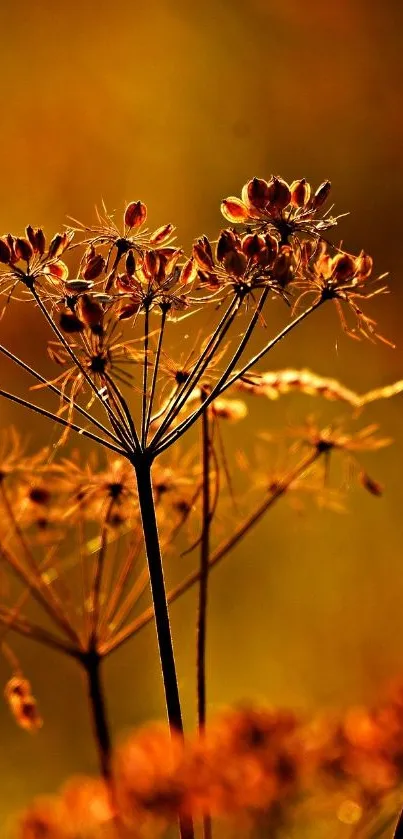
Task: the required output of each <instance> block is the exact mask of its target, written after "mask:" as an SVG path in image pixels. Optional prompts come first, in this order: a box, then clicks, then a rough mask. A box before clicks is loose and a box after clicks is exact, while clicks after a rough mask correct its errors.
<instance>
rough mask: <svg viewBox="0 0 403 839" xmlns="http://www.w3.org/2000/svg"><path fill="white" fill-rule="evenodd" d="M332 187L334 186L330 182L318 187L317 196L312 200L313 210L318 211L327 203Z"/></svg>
mask: <svg viewBox="0 0 403 839" xmlns="http://www.w3.org/2000/svg"><path fill="white" fill-rule="evenodd" d="M331 187H332V185H331V183H330V181H323V183H322V184H320V186H318V188H317V190H316V192H315V195H314V196H313V198H312V199H311V207H312V209H313V210H318V209H319V207H322V205H323V204H324V203H325V201H327V199H328V197H329V192H330V190H331Z"/></svg>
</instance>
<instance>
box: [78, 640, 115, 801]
mask: <svg viewBox="0 0 403 839" xmlns="http://www.w3.org/2000/svg"><path fill="white" fill-rule="evenodd" d="M81 661H82V664H83V666H84V669H85V672H86V676H87V686H88V700H89V705H90V712H91V718H92V726H93V732H94V738H95V742H96V744H97V749H98V759H99V766H100V769H101V774H102V776H103V778H104V779H105V781H106V783H107V784H108V786H109V787H110V785H111V782H112V766H111V752H112V744H111V736H110V731H109V724H108V719H107V715H106V707H105V697H104V688H103V684H102V679H101V672H100V668H101V656H100V655H99V653H97V652H96V650H94V649H90V650H89V651H88V652H87V653H85V655H83V657H82V659H81Z"/></svg>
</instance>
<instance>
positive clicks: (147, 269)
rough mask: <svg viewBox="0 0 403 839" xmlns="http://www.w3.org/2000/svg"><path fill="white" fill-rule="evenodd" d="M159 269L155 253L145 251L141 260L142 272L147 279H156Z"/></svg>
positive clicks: (158, 259) (158, 261) (157, 257)
mask: <svg viewBox="0 0 403 839" xmlns="http://www.w3.org/2000/svg"><path fill="white" fill-rule="evenodd" d="M159 267H160V258H159V256H158V253H157V251H146V252H145V254H144V258H143V271H144V273H145V275H146V277H148V278H149V279H152V278H153V277H156V276H157V274H158V271H159Z"/></svg>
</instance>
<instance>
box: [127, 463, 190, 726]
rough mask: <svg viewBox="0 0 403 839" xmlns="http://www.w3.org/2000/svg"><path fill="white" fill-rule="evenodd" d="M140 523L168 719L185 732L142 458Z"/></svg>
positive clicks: (148, 480) (147, 466)
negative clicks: (141, 525)
mask: <svg viewBox="0 0 403 839" xmlns="http://www.w3.org/2000/svg"><path fill="white" fill-rule="evenodd" d="M136 478H137V485H138V493H139V503H140V512H141V520H142V524H143V534H144V542H145V548H146V554H147V562H148V569H149V574H150V585H151V593H152V598H153V604H154V611H155V624H156V630H157V638H158V646H159V653H160V658H161V668H162V676H163V680H164V688H165V700H166V706H167V713H168V720H169V724H170V726H171V727H172V728H176V729H177V730H178V731H179V732H183V722H182V712H181V705H180V699H179V688H178V680H177V676H176V666H175V658H174V651H173V643H172V635H171V627H170V622H169V614H168V604H167V599H166V591H165V582H164V571H163V566H162V557H161V551H160V543H159V536H158V526H157V519H156V515H155V505H154V497H153V490H152V482H151V464H150V462H149V460H148V459H146V458H144V457H142V458H141V460H140V461H139V462H138V463H137V464H136Z"/></svg>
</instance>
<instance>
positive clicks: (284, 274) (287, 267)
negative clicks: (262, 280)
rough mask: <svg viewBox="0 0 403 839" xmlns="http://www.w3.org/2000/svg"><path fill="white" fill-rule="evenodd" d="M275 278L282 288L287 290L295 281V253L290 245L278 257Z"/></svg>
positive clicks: (284, 247)
mask: <svg viewBox="0 0 403 839" xmlns="http://www.w3.org/2000/svg"><path fill="white" fill-rule="evenodd" d="M273 277H274V279H275V280H277V282H278V283H279V285H280V286H281V287H282V288H285V287H286V286H287V285H288V284H289V283H290V282H291V281H292V280H293V279H294V265H293V252H292V249H291V248H290V247H289V246H288V245H284V246H283V247H282V248H281V249H280V251H279V253H278V256H277V257H276V261H275V263H274V266H273Z"/></svg>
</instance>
